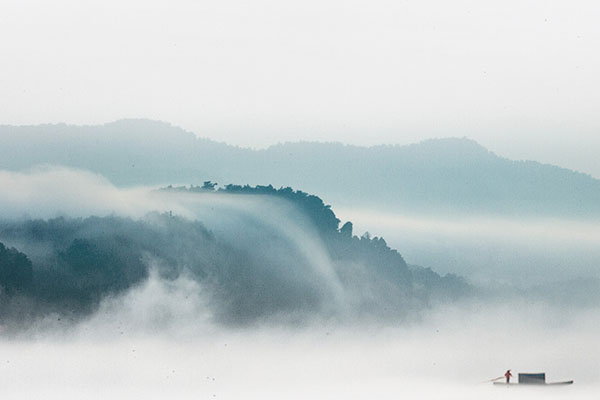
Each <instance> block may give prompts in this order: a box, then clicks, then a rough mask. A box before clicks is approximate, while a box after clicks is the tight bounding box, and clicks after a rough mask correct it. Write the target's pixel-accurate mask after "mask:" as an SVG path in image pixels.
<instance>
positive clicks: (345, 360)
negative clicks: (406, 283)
mask: <svg viewBox="0 0 600 400" xmlns="http://www.w3.org/2000/svg"><path fill="white" fill-rule="evenodd" d="M161 285H163V284H162V283H160V282H158V281H155V278H152V279H151V280H150V281H148V282H147V283H146V284H145V285H144V286H143V287H140V288H138V289H136V290H134V291H132V292H130V293H128V294H126V295H124V296H123V297H121V298H113V299H109V300H107V301H106V302H105V303H104V304H103V307H102V308H101V310H100V311H99V312H98V313H97V314H96V315H95V316H93V317H91V318H90V319H89V320H88V321H85V322H83V323H82V324H80V325H78V326H77V327H76V328H72V327H71V328H69V329H68V330H66V329H65V328H64V327H56V326H55V327H53V328H48V327H46V328H45V330H43V331H41V330H37V333H36V334H35V336H34V338H32V337H18V338H12V339H10V340H7V339H3V340H2V341H1V342H0V352H1V354H2V362H1V363H0V372H2V375H3V377H4V378H5V383H4V384H3V390H2V391H3V395H4V396H5V397H6V396H7V398H17V397H18V398H21V397H41V396H43V397H45V398H67V399H71V398H81V397H84V398H92V399H93V398H98V399H100V398H106V397H107V396H109V397H111V398H119V399H120V398H149V399H159V398H165V397H176V398H183V399H186V398H198V397H200V398H225V399H239V398H263V399H276V398H290V399H300V398H307V397H308V398H333V399H345V398H350V399H371V398H374V397H376V398H383V399H392V398H398V397H403V398H418V399H481V398H486V399H487V398H489V399H501V398H514V399H537V398H540V399H542V398H544V399H545V398H552V399H556V398H561V399H562V398H569V399H592V398H595V396H596V394H597V391H598V389H599V388H600V387H599V382H600V375H599V371H600V361H599V358H598V351H599V348H598V344H597V341H596V338H597V337H598V334H600V331H599V327H600V324H599V322H600V319H599V315H598V313H597V312H593V313H590V312H580V313H571V314H565V313H564V312H562V311H558V310H555V309H554V310H553V309H550V308H546V307H544V306H540V305H531V304H529V305H528V304H525V303H519V302H509V303H507V304H504V305H502V306H491V305H489V304H471V305H470V306H467V307H461V308H454V307H449V308H440V309H436V310H433V311H432V312H430V313H428V315H427V316H426V317H425V318H424V319H423V320H421V321H420V322H419V323H413V324H407V325H403V326H395V327H390V326H387V327H382V326H378V325H360V324H358V325H352V326H344V325H339V324H331V323H329V324H328V323H318V324H312V325H309V326H305V327H302V328H301V327H285V326H280V327H273V326H263V327H261V328H252V329H241V330H239V329H233V330H232V329H223V328H221V327H216V326H214V325H212V324H210V323H209V322H207V320H206V319H205V318H204V316H203V315H202V312H200V313H198V312H197V307H198V305H199V304H201V303H202V300H201V299H199V298H198V297H197V296H188V294H190V292H189V289H190V286H189V285H190V283H189V282H187V283H186V282H184V281H180V282H178V283H177V286H178V289H177V291H175V293H173V291H172V290H173V289H174V288H173V287H171V288H165V287H161ZM192 292H193V293H197V292H196V291H195V290H193V291H192ZM165 315H168V316H169V318H165ZM507 368H511V369H512V370H513V372H515V371H521V372H536V371H546V373H547V380H548V381H561V380H567V379H574V380H575V384H574V385H571V386H566V387H554V388H552V387H542V388H513V387H511V388H509V389H507V388H505V387H494V386H493V385H492V384H491V382H489V380H491V379H493V378H496V377H498V376H500V375H502V373H503V372H504V371H505V370H506V369H507Z"/></svg>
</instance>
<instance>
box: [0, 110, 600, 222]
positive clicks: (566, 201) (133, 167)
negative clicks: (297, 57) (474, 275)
mask: <svg viewBox="0 0 600 400" xmlns="http://www.w3.org/2000/svg"><path fill="white" fill-rule="evenodd" d="M0 139H1V141H2V145H1V146H0V169H6V170H23V169H27V168H30V167H31V166H34V165H39V164H57V165H65V166H68V167H74V168H81V169H87V170H91V171H93V172H96V173H99V174H102V175H103V176H105V177H106V178H108V179H109V180H110V181H111V182H113V183H114V184H116V185H120V186H125V185H162V184H170V183H181V184H190V183H192V184H198V183H201V182H203V181H205V180H212V181H214V182H219V183H220V184H228V183H231V182H245V183H248V184H253V185H268V184H272V185H274V186H275V187H280V186H281V187H285V186H294V187H296V188H299V189H302V190H305V191H307V192H311V193H317V194H319V195H320V196H322V197H324V198H326V199H327V201H328V202H330V203H332V204H334V205H336V206H337V205H342V206H348V205H352V206H375V207H382V208H386V209H393V210H398V211H420V212H427V213H463V212H464V213H470V214H473V213H498V214H514V215H525V214H526V215H530V214H533V215H542V216H543V215H546V216H581V217H588V216H594V217H598V216H600V180H597V179H594V178H593V177H591V176H590V175H587V174H583V173H580V172H575V171H572V170H568V169H565V168H560V167H557V166H552V165H547V164H541V163H538V162H535V161H513V160H509V159H506V158H502V157H499V156H497V155H496V154H494V153H492V152H490V151H488V150H487V149H485V148H484V147H482V146H481V145H479V144H478V143H477V142H475V141H473V140H470V139H466V138H447V139H431V140H426V141H424V142H421V143H417V144H412V145H407V146H399V145H381V146H373V147H359V146H351V145H344V144H341V143H312V142H298V143H283V144H278V145H274V146H271V147H269V148H267V149H264V150H252V149H245V148H240V147H236V146H230V145H227V144H225V143H218V142H214V141H212V140H208V139H202V138H197V137H196V136H195V135H194V134H193V133H191V132H188V131H185V130H183V129H181V128H178V127H175V126H172V125H170V124H167V123H164V122H156V121H149V120H120V121H116V122H113V123H108V124H104V125H91V126H71V125H64V124H58V125H37V126H19V127H15V126H6V125H4V126H0Z"/></svg>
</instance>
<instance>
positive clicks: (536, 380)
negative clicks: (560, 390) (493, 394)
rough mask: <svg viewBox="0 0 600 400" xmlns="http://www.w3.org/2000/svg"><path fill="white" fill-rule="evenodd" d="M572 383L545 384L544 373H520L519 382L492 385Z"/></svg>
mask: <svg viewBox="0 0 600 400" xmlns="http://www.w3.org/2000/svg"><path fill="white" fill-rule="evenodd" d="M572 384H573V381H562V382H546V373H544V372H537V373H520V374H519V382H511V383H506V382H494V385H501V386H520V385H527V386H529V385H532V386H556V385H572Z"/></svg>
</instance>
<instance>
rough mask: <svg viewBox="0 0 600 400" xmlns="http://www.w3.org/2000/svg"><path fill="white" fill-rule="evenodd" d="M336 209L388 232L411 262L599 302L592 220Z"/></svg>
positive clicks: (572, 300) (363, 225) (574, 300)
mask: <svg viewBox="0 0 600 400" xmlns="http://www.w3.org/2000/svg"><path fill="white" fill-rule="evenodd" d="M337 212H338V215H340V216H341V217H343V218H347V219H351V220H352V221H353V222H354V225H355V228H356V229H357V230H359V231H360V230H365V229H368V230H369V232H371V233H372V234H376V235H380V236H383V237H385V238H386V240H387V242H388V243H389V244H390V246H392V247H394V248H397V249H398V250H399V251H401V252H402V254H403V255H404V256H405V257H406V259H407V260H409V261H410V263H414V264H417V265H427V266H429V267H431V268H433V269H435V270H436V271H439V272H441V273H444V272H448V271H452V272H454V273H457V274H460V275H463V276H466V277H468V278H469V280H470V281H471V282H472V283H474V284H476V285H479V286H496V287H497V286H510V287H513V288H517V289H519V290H521V291H523V292H530V293H534V292H537V293H538V294H542V293H544V292H545V293H546V295H545V297H547V298H548V299H550V298H552V297H553V296H554V297H555V300H554V301H555V302H557V303H564V304H571V305H573V304H580V305H585V304H587V303H589V302H591V303H595V304H597V303H598V281H599V280H600V250H599V249H600V236H599V232H600V230H599V227H598V223H596V222H595V221H581V220H574V219H564V218H562V219H559V218H534V217H530V218H506V217H500V218H499V217H498V216H487V217H484V216H472V217H469V218H457V217H454V218H449V217H446V218H441V217H432V216H431V215H423V214H402V213H392V212H384V211H381V210H370V209H368V210H365V209H356V208H338V209H337ZM542 287H545V288H546V290H545V291H544V290H541V288H542ZM576 287H579V289H575V288H576ZM584 299H587V300H584Z"/></svg>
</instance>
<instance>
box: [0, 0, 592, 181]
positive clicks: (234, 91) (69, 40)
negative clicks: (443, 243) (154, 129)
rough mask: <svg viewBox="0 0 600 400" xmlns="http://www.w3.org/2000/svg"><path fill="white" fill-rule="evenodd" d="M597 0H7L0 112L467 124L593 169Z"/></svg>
mask: <svg viewBox="0 0 600 400" xmlns="http://www.w3.org/2000/svg"><path fill="white" fill-rule="evenodd" d="M599 16H600V2H597V1H550V0H541V1H529V0H517V1H515V0H504V1H483V0H473V1H431V0H421V1H400V0H394V1H382V0H370V1H355V0H343V1H342V0H318V1H315V0H304V1H296V2H291V1H288V2H286V1H281V0H279V1H274V0H273V1H270V0H255V1H242V0H219V1H192V0H169V1H160V0H144V1H142V0H103V1H85V0H73V1H71V0H55V1H52V2H50V1H45V0H2V2H1V3H0V54H1V57H2V58H1V62H0V124H38V123H55V122H66V123H74V124H93V123H104V122H109V121H112V120H115V119H120V118H151V119H158V120H164V121H168V122H170V123H172V124H174V125H178V126H181V127H183V128H185V129H188V130H191V131H193V132H195V133H196V134H197V135H199V136H202V137H209V138H212V139H215V140H219V141H225V142H228V143H231V144H239V145H243V146H252V147H264V146H268V145H270V144H274V143H277V142H282V141H296V140H320V141H341V142H345V143H353V144H363V145H372V144H381V143H398V144H406V143H412V142H415V141H419V140H422V139H426V138H430V137H448V136H461V137H462V136H467V137H470V138H473V139H475V140H477V141H478V142H480V143H481V144H483V145H484V146H486V147H488V148H489V149H490V150H492V151H495V152H496V153H498V154H500V155H504V156H507V157H510V158H515V159H523V158H527V159H535V160H538V161H542V162H549V163H553V164H558V165H561V166H565V167H569V168H574V169H578V170H581V171H584V172H587V173H590V174H592V175H594V176H596V177H600V157H598V156H597V154H598V150H600V113H599V112H598V110H599V108H600V107H599V105H600V74H598V71H600V51H599V49H600V24H599V23H598V17H599Z"/></svg>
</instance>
